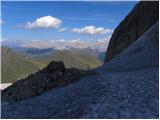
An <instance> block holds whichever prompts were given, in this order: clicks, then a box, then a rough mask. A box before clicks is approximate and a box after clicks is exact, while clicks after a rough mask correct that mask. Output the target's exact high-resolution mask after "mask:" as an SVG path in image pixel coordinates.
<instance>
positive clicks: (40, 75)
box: [2, 61, 94, 101]
mask: <svg viewBox="0 0 160 120" xmlns="http://www.w3.org/2000/svg"><path fill="white" fill-rule="evenodd" d="M93 73H94V72H93V71H92V70H90V71H85V70H79V69H76V68H69V69H66V68H65V66H64V64H63V62H62V61H57V62H56V61H52V62H51V63H50V64H49V65H48V66H46V67H45V68H44V69H42V70H40V71H38V72H37V73H35V74H32V75H30V76H28V77H27V78H25V79H22V80H18V81H17V82H15V83H13V84H12V85H11V86H9V87H8V88H6V89H4V90H2V99H4V100H11V101H19V100H24V99H27V98H31V97H34V96H37V95H40V94H41V93H43V92H45V91H47V90H49V89H52V88H56V87H61V86H65V85H67V84H70V83H73V82H75V81H77V80H78V79H79V78H80V77H83V76H86V75H89V74H93Z"/></svg>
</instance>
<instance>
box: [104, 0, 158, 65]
mask: <svg viewBox="0 0 160 120" xmlns="http://www.w3.org/2000/svg"><path fill="white" fill-rule="evenodd" d="M158 20H159V2H158V1H149V2H148V1H141V2H139V3H138V4H137V5H136V6H135V7H134V8H133V10H132V11H131V12H130V13H129V14H128V15H127V16H126V17H125V19H124V20H123V21H122V22H121V23H120V24H119V26H118V27H117V28H116V29H115V31H114V33H113V34H112V37H111V39H110V42H109V46H108V48H107V52H106V56H105V63H106V62H108V61H109V60H111V59H112V58H114V57H115V56H116V55H118V54H119V53H121V52H122V51H124V50H125V49H126V48H127V47H128V46H129V45H131V44H132V43H133V42H134V41H135V40H137V39H138V38H139V37H140V36H141V35H142V34H143V33H144V32H146V31H147V30H148V29H149V28H150V27H151V26H152V25H153V24H155V23H156V22H157V21H158Z"/></svg>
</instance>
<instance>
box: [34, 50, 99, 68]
mask: <svg viewBox="0 0 160 120" xmlns="http://www.w3.org/2000/svg"><path fill="white" fill-rule="evenodd" d="M36 59H37V60H38V61H41V62H42V63H46V64H48V63H49V62H50V61H51V60H62V61H63V62H64V64H65V66H66V67H68V68H69V67H76V68H80V69H88V67H89V68H95V67H97V66H99V65H100V64H101V62H100V60H99V59H98V58H97V57H96V56H94V55H92V54H91V55H90V54H88V53H82V52H71V51H67V50H65V51H64V50H62V51H56V52H55V53H54V54H53V55H49V56H46V57H38V58H36Z"/></svg>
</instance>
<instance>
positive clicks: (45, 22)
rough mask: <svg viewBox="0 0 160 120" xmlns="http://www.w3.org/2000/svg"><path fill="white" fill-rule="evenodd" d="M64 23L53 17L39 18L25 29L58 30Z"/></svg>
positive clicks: (29, 23)
mask: <svg viewBox="0 0 160 120" xmlns="http://www.w3.org/2000/svg"><path fill="white" fill-rule="evenodd" d="M61 23H62V21H61V20H60V19H58V18H55V17H53V16H44V17H40V18H37V19H36V20H35V21H34V22H27V23H26V24H25V28H28V29H35V28H56V29H58V28H59V27H60V25H61Z"/></svg>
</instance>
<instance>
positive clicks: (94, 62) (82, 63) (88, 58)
mask: <svg viewBox="0 0 160 120" xmlns="http://www.w3.org/2000/svg"><path fill="white" fill-rule="evenodd" d="M52 60H62V61H64V64H65V66H66V67H68V68H69V67H76V68H80V69H88V67H89V68H95V67H97V66H99V65H100V64H101V62H100V60H98V58H97V57H96V56H95V55H93V54H88V53H87V52H86V53H85V52H82V51H81V52H77V51H76V52H71V51H66V50H65V51H64V50H63V51H56V52H54V54H53V55H47V56H40V57H36V58H32V57H30V56H27V55H24V54H20V53H17V52H16V53H15V52H13V51H12V50H10V49H8V48H6V47H2V83H7V82H14V81H16V80H18V79H21V78H24V77H26V76H28V75H29V74H31V73H34V72H36V71H38V70H39V69H40V68H43V67H44V66H46V65H47V64H48V63H49V62H50V61H52Z"/></svg>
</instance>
